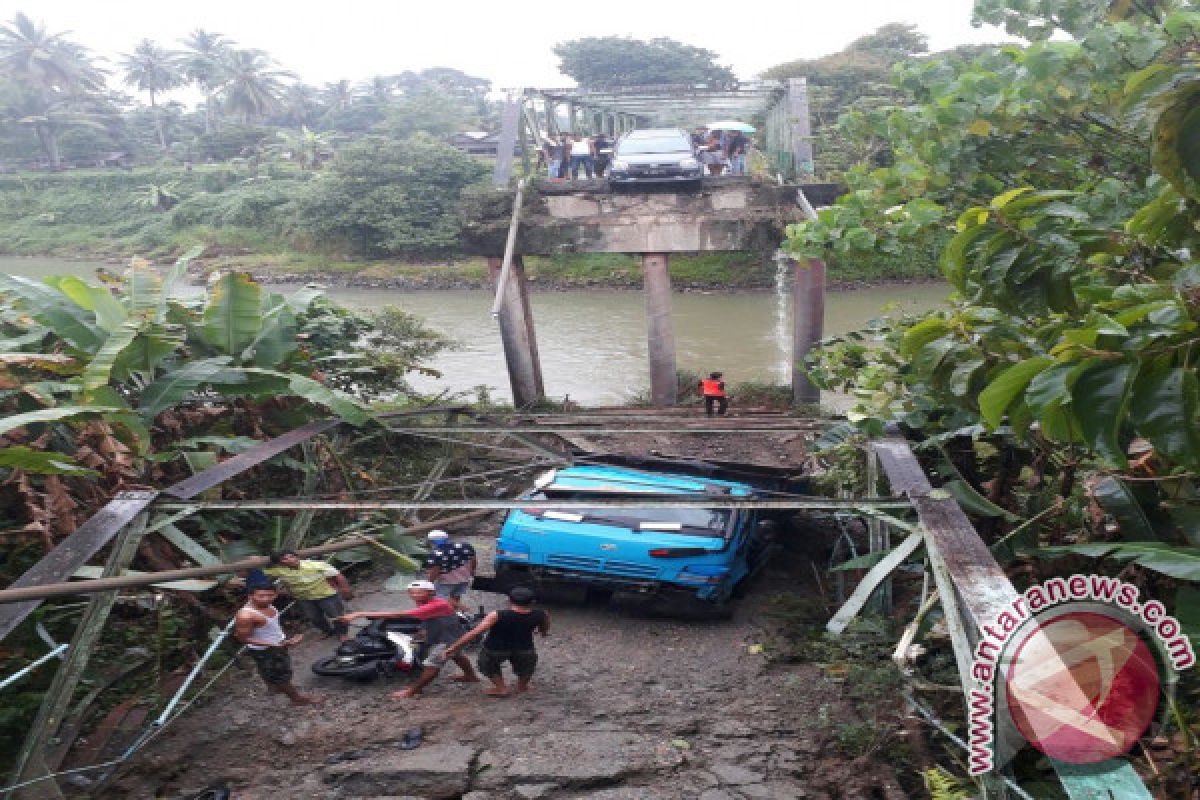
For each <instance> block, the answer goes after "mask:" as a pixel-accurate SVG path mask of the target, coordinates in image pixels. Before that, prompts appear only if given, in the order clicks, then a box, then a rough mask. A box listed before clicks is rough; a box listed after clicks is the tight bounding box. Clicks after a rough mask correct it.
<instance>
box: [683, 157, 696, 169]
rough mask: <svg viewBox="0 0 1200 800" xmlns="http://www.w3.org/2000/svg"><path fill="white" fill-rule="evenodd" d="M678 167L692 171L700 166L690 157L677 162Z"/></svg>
mask: <svg viewBox="0 0 1200 800" xmlns="http://www.w3.org/2000/svg"><path fill="white" fill-rule="evenodd" d="M679 166H681V167H683V168H684V169H694V168H695V167H698V166H700V162H699V161H697V160H696V159H694V158H692V157H691V156H688V157H687V158H685V159H683V160H682V161H680V162H679Z"/></svg>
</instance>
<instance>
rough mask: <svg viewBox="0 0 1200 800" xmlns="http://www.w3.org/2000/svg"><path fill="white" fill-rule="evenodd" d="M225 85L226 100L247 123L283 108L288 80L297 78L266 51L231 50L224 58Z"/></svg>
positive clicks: (233, 110)
mask: <svg viewBox="0 0 1200 800" xmlns="http://www.w3.org/2000/svg"><path fill="white" fill-rule="evenodd" d="M222 64H223V67H224V70H225V83H224V86H223V88H222V100H223V102H224V103H225V106H226V108H228V109H229V110H230V111H232V112H234V113H235V114H238V115H239V116H240V117H241V118H242V121H243V122H249V121H250V120H252V119H261V118H262V117H265V116H267V115H268V114H273V113H276V112H277V111H280V110H281V109H282V105H283V104H282V97H283V91H284V83H285V81H288V80H291V79H293V78H295V75H293V74H292V73H290V72H287V71H286V70H281V69H279V68H278V67H277V66H276V64H275V61H274V60H273V59H272V58H271V57H270V56H268V55H267V54H266V53H265V52H263V51H262V50H230V51H228V52H227V53H226V54H225V58H224V59H222Z"/></svg>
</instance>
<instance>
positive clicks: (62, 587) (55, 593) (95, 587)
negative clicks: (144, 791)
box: [0, 511, 491, 604]
mask: <svg viewBox="0 0 1200 800" xmlns="http://www.w3.org/2000/svg"><path fill="white" fill-rule="evenodd" d="M490 513H491V511H473V512H471V513H468V514H458V515H455V516H453V517H446V518H444V519H439V520H434V521H432V522H423V523H421V524H420V525H413V526H411V527H409V528H405V530H404V532H405V533H424V532H426V531H431V530H433V529H434V528H442V527H446V526H450V525H459V524H461V523H464V522H471V521H473V520H476V519H479V518H482V517H484V516H487V515H488V514H490ZM362 545H363V543H362V541H361V540H359V539H358V538H351V539H347V540H343V541H338V542H329V543H327V544H322V545H317V546H316V547H306V548H305V549H303V550H300V551H298V553H299V555H301V556H320V555H327V554H329V553H336V552H338V551H339V550H350V549H352V548H355V547H362ZM266 564H267V557H266V556H252V557H250V558H243V559H242V560H240V561H231V562H229V563H226V564H210V565H209V566H205V567H185V568H183V569H172V570H165V571H163V572H146V573H142V574H139V575H120V576H115V577H112V578H96V579H93V580H85V581H71V582H66V583H47V584H42V585H40V586H23V587H20V588H17V589H3V590H0V604H3V603H19V602H22V601H25V600H40V599H43V598H47V597H62V596H64V595H72V594H88V593H92V592H103V591H107V590H110V589H129V588H136V587H140V586H150V585H152V584H155V583H163V582H167V581H176V580H183V579H185V578H208V577H212V576H213V575H225V574H228V573H231V572H237V571H238V570H243V569H252V568H254V567H263V566H266Z"/></svg>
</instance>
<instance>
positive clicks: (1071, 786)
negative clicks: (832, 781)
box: [871, 438, 1151, 800]
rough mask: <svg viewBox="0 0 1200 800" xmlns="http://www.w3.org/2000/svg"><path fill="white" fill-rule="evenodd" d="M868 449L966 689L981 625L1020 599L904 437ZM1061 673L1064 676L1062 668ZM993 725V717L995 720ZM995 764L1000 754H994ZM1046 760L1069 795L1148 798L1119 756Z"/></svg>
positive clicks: (1077, 799)
mask: <svg viewBox="0 0 1200 800" xmlns="http://www.w3.org/2000/svg"><path fill="white" fill-rule="evenodd" d="M871 447H872V449H873V450H874V451H875V453H876V454H877V455H878V457H879V463H880V465H881V466H882V467H883V471H884V473H885V474H886V475H887V478H888V481H889V482H890V483H891V485H892V492H893V493H894V494H898V495H904V496H907V497H908V499H909V500H910V501H911V502H912V504H913V507H914V508H915V509H916V511H917V518H918V519H919V520H920V523H921V527H922V529H923V530H924V531H925V550H926V552H927V553H928V554H929V564H930V568H931V569H932V571H933V575H934V579H935V581H936V583H937V591H938V596H939V598H940V600H941V602H942V609H943V611H944V612H945V616H946V621H947V625H948V628H949V630H950V635H951V643H952V644H953V646H954V651H955V660H956V661H957V662H958V670H959V675H960V678H961V680H962V682H963V691H964V693H965V692H967V691H969V688H970V686H971V685H972V683H973V681H972V678H971V675H970V669H971V661H972V657H973V648H974V647H975V645H976V643H977V642H978V641H979V637H980V628H981V626H983V625H985V624H988V623H991V622H993V621H994V620H995V619H996V616H997V615H998V614H999V613H1000V612H1001V611H1003V610H1005V609H1006V608H1009V607H1011V605H1012V603H1013V601H1015V600H1016V599H1017V598H1018V596H1019V595H1018V594H1017V590H1016V587H1014V586H1013V585H1012V582H1010V581H1009V579H1008V576H1007V575H1005V574H1004V570H1003V569H1002V568H1001V567H1000V565H999V564H998V563H997V562H996V559H995V557H994V556H992V553H991V550H989V549H988V546H987V545H986V544H984V542H983V540H982V539H980V538H979V534H978V533H977V532H976V531H975V528H974V526H973V525H972V524H971V521H970V519H968V518H967V515H966V514H965V513H964V512H963V510H962V508H961V507H959V505H958V503H957V502H956V501H955V500H954V498H953V497H951V496H950V495H949V494H948V493H946V492H940V491H937V490H935V489H933V488H932V486H931V485H930V483H929V479H928V478H927V477H926V476H925V471H924V470H923V469H921V465H920V463H919V462H918V461H917V458H916V456H915V455H913V452H912V449H911V448H910V447H909V446H908V442H906V441H904V440H902V439H894V438H893V439H885V440H882V441H878V442H872V443H871ZM1063 670H1064V672H1065V673H1066V674H1070V672H1069V670H1068V669H1067V667H1066V666H1065V665H1064V666H1063ZM1066 688H1067V687H1064V689H1066ZM1077 691H1078V693H1079V696H1080V697H1081V698H1082V700H1083V701H1086V699H1087V698H1088V697H1089V695H1088V694H1087V693H1086V692H1085V691H1084V690H1083V689H1081V688H1078V689H1077ZM1062 696H1066V695H1062ZM964 698H965V694H964ZM1000 723H1001V720H999V719H998V720H997V724H998V725H999V724H1000ZM999 763H1000V759H997V764H999ZM1050 763H1051V766H1052V767H1054V769H1055V771H1056V772H1057V773H1058V777H1059V780H1060V781H1061V782H1062V785H1063V789H1065V790H1066V792H1067V796H1068V797H1070V798H1072V800H1087V799H1090V798H1096V797H1103V796H1104V794H1101V793H1100V792H1101V791H1104V792H1105V793H1107V790H1106V787H1109V786H1120V787H1121V788H1120V791H1121V794H1120V797H1121V798H1122V800H1124V799H1125V798H1128V799H1129V800H1151V795H1150V792H1149V791H1148V790H1147V789H1146V787H1145V784H1143V783H1142V781H1141V780H1140V779H1139V778H1138V776H1137V773H1136V771H1135V770H1134V769H1133V766H1132V765H1131V764H1130V763H1129V762H1128V761H1125V760H1124V759H1120V758H1111V759H1108V760H1107V761H1104V762H1101V763H1099V764H1093V765H1087V768H1086V769H1080V767H1079V766H1078V765H1071V764H1064V763H1062V762H1058V761H1055V760H1054V759H1051V760H1050Z"/></svg>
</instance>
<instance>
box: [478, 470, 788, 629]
mask: <svg viewBox="0 0 1200 800" xmlns="http://www.w3.org/2000/svg"><path fill="white" fill-rule="evenodd" d="M755 492H756V490H755V489H754V488H753V487H752V486H750V485H748V484H745V483H738V482H734V481H730V480H717V479H710V478H707V477H696V476H690V475H684V474H672V473H668V472H658V471H647V470H640V469H632V468H628V467H624V466H609V465H588V466H572V467H566V468H562V469H557V470H553V471H550V472H547V473H545V474H543V475H542V476H541V477H540V478H538V480H537V481H536V482H535V484H534V486H533V487H532V488H531V489H529V490H528V491H526V492H524V493H523V494H522V495H521V496H520V497H521V499H522V500H523V501H528V505H527V506H523V507H521V508H520V509H514V510H513V511H510V512H509V514H508V517H507V519H506V520H505V522H504V525H503V527H502V528H501V530H500V537H499V539H498V540H497V542H496V561H495V568H496V581H497V583H498V584H499V585H500V586H511V585H515V584H526V585H535V586H538V585H542V586H544V585H547V584H583V585H587V586H591V587H595V588H600V589H611V590H614V591H627V592H629V591H631V592H639V593H643V594H651V595H656V596H658V597H660V598H663V599H667V600H683V601H686V602H685V603H684V604H683V605H684V607H687V608H688V610H689V611H698V612H701V613H707V614H710V615H712V616H718V617H720V616H727V615H728V614H729V613H730V611H731V605H730V601H731V598H733V597H734V594H735V592H736V591H737V590H738V588H739V586H740V585H741V584H742V583H743V582H744V581H745V580H747V579H748V578H749V577H750V576H751V575H753V574H754V572H755V571H757V570H758V569H759V568H760V567H761V566H762V565H763V563H764V561H765V560H766V558H767V556H768V554H769V552H770V550H771V538H772V537H771V532H772V525H773V523H771V522H770V521H768V520H764V519H760V518H759V515H758V512H756V511H755V510H746V509H727V508H700V507H689V508H630V507H623V506H606V507H605V506H598V507H596V508H583V509H579V508H572V509H570V510H554V509H547V508H540V507H539V506H538V501H547V500H588V499H593V498H606V499H633V500H636V499H638V498H642V499H645V498H654V499H669V498H672V497H675V498H678V497H681V496H682V497H696V496H701V497H703V496H715V497H725V498H728V497H735V498H737V497H745V498H752V497H754V496H755Z"/></svg>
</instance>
